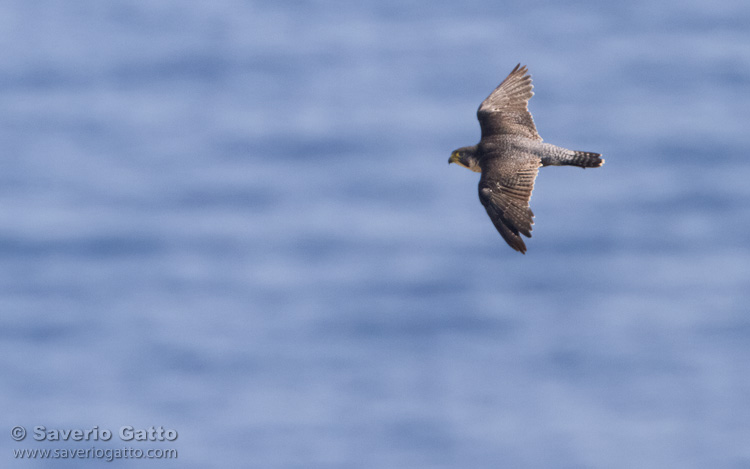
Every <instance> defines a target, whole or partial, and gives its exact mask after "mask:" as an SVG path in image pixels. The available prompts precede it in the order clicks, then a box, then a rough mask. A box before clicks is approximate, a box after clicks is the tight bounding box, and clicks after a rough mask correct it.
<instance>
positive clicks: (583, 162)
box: [565, 151, 604, 168]
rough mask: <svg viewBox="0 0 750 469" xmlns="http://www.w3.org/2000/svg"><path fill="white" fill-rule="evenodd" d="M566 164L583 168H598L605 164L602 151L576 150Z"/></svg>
mask: <svg viewBox="0 0 750 469" xmlns="http://www.w3.org/2000/svg"><path fill="white" fill-rule="evenodd" d="M565 164H568V165H571V166H579V167H581V168H598V167H599V166H601V165H603V164H604V160H603V159H602V155H601V154H600V153H591V152H588V151H574V152H573V155H572V156H571V157H570V159H569V160H568V161H566V162H565Z"/></svg>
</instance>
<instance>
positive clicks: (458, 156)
mask: <svg viewBox="0 0 750 469" xmlns="http://www.w3.org/2000/svg"><path fill="white" fill-rule="evenodd" d="M451 163H456V164H457V165H460V166H463V167H464V168H468V169H470V170H472V171H475V172H477V173H481V172H482V168H480V167H479V158H478V157H477V146H476V145H472V146H470V147H461V148H459V149H458V150H453V153H451V157H450V159H449V160H448V164H451Z"/></svg>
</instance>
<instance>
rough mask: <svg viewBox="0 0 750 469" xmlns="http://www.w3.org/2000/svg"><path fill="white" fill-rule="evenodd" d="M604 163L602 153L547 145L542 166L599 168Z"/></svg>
mask: <svg viewBox="0 0 750 469" xmlns="http://www.w3.org/2000/svg"><path fill="white" fill-rule="evenodd" d="M603 164H604V160H603V159H602V155H600V154H599V153H591V152H588V151H574V150H568V149H565V148H562V147H557V146H555V145H545V146H544V153H543V154H542V166H550V165H551V166H578V167H579V168H598V167H599V166H601V165H603Z"/></svg>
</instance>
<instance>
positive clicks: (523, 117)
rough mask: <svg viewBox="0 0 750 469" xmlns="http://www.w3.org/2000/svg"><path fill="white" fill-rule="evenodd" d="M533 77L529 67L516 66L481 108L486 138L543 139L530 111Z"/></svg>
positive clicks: (483, 132)
mask: <svg viewBox="0 0 750 469" xmlns="http://www.w3.org/2000/svg"><path fill="white" fill-rule="evenodd" d="M533 88H534V86H533V85H532V84H531V76H530V75H528V73H527V70H526V66H525V65H524V66H523V67H521V64H518V65H516V68H514V69H513V71H512V72H510V75H508V77H507V78H506V79H505V80H503V82H502V83H500V86H498V87H497V88H495V91H493V92H492V94H490V95H489V96H488V97H487V99H485V100H484V101H483V102H482V104H481V105H480V106H479V109H478V110H477V118H478V119H479V125H480V126H481V127H482V139H484V138H485V137H490V136H493V135H502V134H506V135H508V134H509V135H520V136H523V137H526V138H531V139H534V140H542V137H540V136H539V134H538V133H537V131H536V126H534V119H533V118H532V117H531V113H530V112H529V108H528V103H529V99H530V98H531V97H532V96H534V92H533V91H531V90H532V89H533Z"/></svg>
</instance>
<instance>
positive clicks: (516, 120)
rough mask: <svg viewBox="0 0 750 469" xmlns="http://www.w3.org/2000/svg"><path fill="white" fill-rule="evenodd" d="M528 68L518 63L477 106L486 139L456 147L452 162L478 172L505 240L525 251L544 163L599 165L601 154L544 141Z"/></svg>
mask: <svg viewBox="0 0 750 469" xmlns="http://www.w3.org/2000/svg"><path fill="white" fill-rule="evenodd" d="M527 72H528V71H527V69H526V66H525V65H524V66H523V67H522V66H521V64H518V65H516V68H514V69H513V71H512V72H510V75H508V77H507V78H506V79H505V80H503V82H502V83H500V86H498V87H497V88H495V91H493V92H492V94H490V95H489V96H488V97H487V99H485V100H484V101H483V102H482V104H481V105H480V106H479V109H478V110H477V118H478V119H479V126H480V127H481V128H482V138H481V139H480V140H479V143H478V144H476V145H471V146H468V147H462V148H459V149H457V150H454V151H453V152H452V153H451V157H450V159H449V160H448V164H450V163H456V164H458V165H461V166H463V167H465V168H468V169H470V170H472V171H475V172H477V173H482V176H481V178H480V179H479V200H480V201H481V202H482V205H484V208H485V209H486V210H487V214H488V215H489V216H490V219H491V220H492V223H493V224H494V225H495V228H497V231H499V232H500V235H501V236H502V237H503V239H504V240H505V241H506V242H507V243H508V245H510V247H512V248H513V249H515V250H516V251H520V252H521V253H522V254H525V253H526V244H524V242H523V239H522V238H521V235H524V236H526V237H527V238H531V225H533V224H534V222H533V218H534V213H533V212H532V211H531V208H529V199H530V198H531V191H532V190H534V180H535V179H536V175H537V172H538V171H539V168H540V167H541V166H578V167H580V168H598V167H599V166H601V165H602V164H604V160H603V159H602V158H601V156H602V155H601V154H599V153H590V152H586V151H575V150H567V149H565V148H562V147H558V146H555V145H551V144H549V143H542V137H540V136H539V134H538V133H537V131H536V127H535V126H534V119H533V118H532V117H531V113H530V112H529V109H528V103H529V99H530V98H531V97H532V96H534V92H533V91H532V89H533V88H534V86H533V85H532V84H531V76H530V75H529V74H528V73H527Z"/></svg>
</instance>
